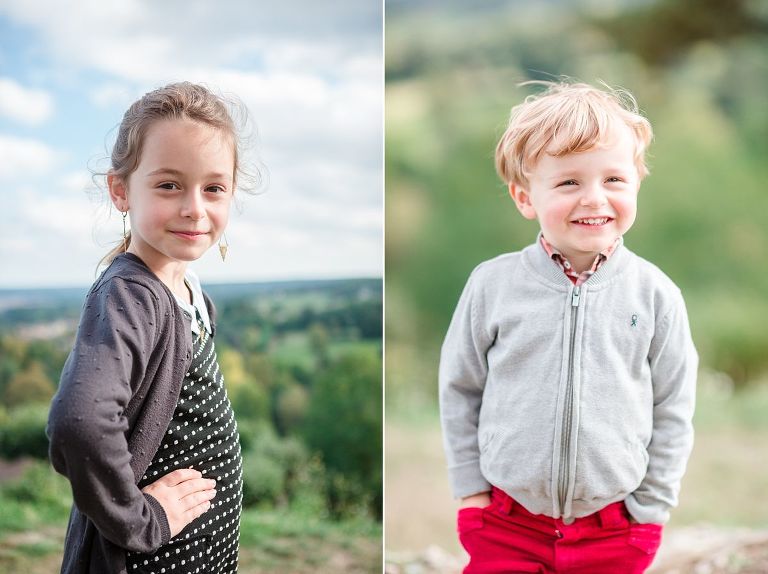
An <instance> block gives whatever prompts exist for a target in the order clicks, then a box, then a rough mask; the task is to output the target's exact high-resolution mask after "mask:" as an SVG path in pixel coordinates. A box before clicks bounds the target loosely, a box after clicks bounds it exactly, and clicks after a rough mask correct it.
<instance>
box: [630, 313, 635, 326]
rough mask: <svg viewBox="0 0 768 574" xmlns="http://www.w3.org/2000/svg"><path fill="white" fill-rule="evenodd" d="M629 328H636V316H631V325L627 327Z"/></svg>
mask: <svg viewBox="0 0 768 574" xmlns="http://www.w3.org/2000/svg"><path fill="white" fill-rule="evenodd" d="M629 326H630V327H637V315H632V323H630V325H629Z"/></svg>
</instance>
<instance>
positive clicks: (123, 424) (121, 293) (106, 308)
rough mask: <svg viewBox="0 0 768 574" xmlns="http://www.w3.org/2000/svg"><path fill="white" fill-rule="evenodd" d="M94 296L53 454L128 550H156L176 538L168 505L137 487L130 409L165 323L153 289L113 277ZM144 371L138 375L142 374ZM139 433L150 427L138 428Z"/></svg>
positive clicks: (78, 493)
mask: <svg viewBox="0 0 768 574" xmlns="http://www.w3.org/2000/svg"><path fill="white" fill-rule="evenodd" d="M101 289H103V290H105V291H106V292H105V293H101V294H99V295H95V296H91V295H90V294H89V298H88V300H87V301H86V304H85V306H84V309H83V314H82V317H81V321H80V326H79V327H78V334H77V339H76V341H75V346H74V348H73V350H72V352H71V353H70V356H69V358H68V359H67V362H66V364H65V366H64V370H63V371H62V375H61V382H60V384H59V390H58V391H57V393H56V396H55V397H54V398H53V403H52V405H51V411H50V414H49V418H48V427H47V429H46V430H47V433H48V437H49V439H50V459H51V463H52V464H53V467H54V468H55V469H56V470H57V471H58V472H60V473H61V474H63V475H64V476H66V477H67V478H68V479H69V481H70V483H71V486H72V495H73V498H74V502H75V505H76V506H77V508H78V509H79V510H80V511H81V512H82V513H83V514H85V515H86V516H87V517H88V518H90V519H91V521H93V523H94V524H95V526H96V528H97V529H98V530H99V532H100V533H101V534H102V536H104V537H105V538H107V539H108V540H110V541H111V542H113V543H115V544H117V545H118V546H120V547H121V548H126V549H128V550H132V551H137V552H145V553H149V552H154V551H155V550H156V549H157V548H159V547H160V546H161V545H162V544H164V543H166V542H167V541H168V540H169V539H170V537H171V536H170V528H169V525H168V520H167V517H166V515H165V512H164V510H163V508H162V506H161V505H160V504H159V503H158V502H157V501H156V500H155V499H154V498H153V497H151V496H148V495H145V494H144V493H142V492H141V491H140V490H139V488H138V486H137V485H136V481H135V477H134V473H133V470H132V468H131V465H130V461H131V454H130V452H129V451H128V443H127V440H126V432H127V431H128V421H127V419H126V417H125V416H124V414H123V412H124V410H125V408H126V407H127V405H128V402H129V401H130V399H131V396H132V388H131V381H133V380H135V379H137V378H141V376H142V375H143V372H144V369H145V368H146V360H147V357H148V354H149V352H148V349H151V348H152V347H153V346H154V345H155V341H154V340H153V339H154V332H155V327H150V326H151V325H153V323H154V324H157V322H158V321H160V320H161V318H160V317H158V316H157V315H158V312H157V309H156V307H155V303H154V301H153V297H152V294H151V293H150V292H149V290H147V289H145V288H143V287H138V289H137V288H136V287H135V286H134V288H130V289H129V288H128V286H126V285H124V283H123V281H121V280H117V279H113V280H112V281H110V283H109V284H107V285H105V286H103V287H102V288H101ZM137 373H138V374H137ZM138 432H142V430H141V429H138Z"/></svg>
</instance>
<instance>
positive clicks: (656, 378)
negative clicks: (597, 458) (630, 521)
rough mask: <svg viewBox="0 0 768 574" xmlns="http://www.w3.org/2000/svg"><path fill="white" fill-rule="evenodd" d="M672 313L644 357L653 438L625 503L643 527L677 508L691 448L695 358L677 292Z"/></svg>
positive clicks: (658, 326)
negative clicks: (649, 386)
mask: <svg viewBox="0 0 768 574" xmlns="http://www.w3.org/2000/svg"><path fill="white" fill-rule="evenodd" d="M676 295H677V297H676V300H675V303H674V304H673V306H672V309H671V310H669V311H668V312H666V313H665V314H664V316H663V317H662V318H661V320H660V321H659V323H658V324H657V327H656V333H655V334H654V337H653V341H652V343H651V347H650V352H649V357H648V359H649V362H650V367H651V379H652V383H653V434H652V435H651V442H650V444H649V445H648V455H649V456H648V469H647V471H646V475H645V477H644V478H643V481H642V482H641V483H640V486H639V487H638V488H637V489H636V490H635V491H634V492H633V493H632V494H630V495H629V496H628V497H627V499H626V500H625V504H626V506H627V510H629V513H630V514H631V515H632V516H633V517H634V518H635V519H636V520H637V521H638V522H642V523H663V522H666V521H667V520H668V519H669V510H670V508H672V507H674V506H677V499H678V493H679V491H680V482H681V480H682V477H683V474H684V473H685V467H686V465H687V462H688V457H689V456H690V454H691V450H692V449H693V411H694V406H695V402H696V374H697V367H698V362H699V361H698V355H697V353H696V349H695V348H694V346H693V339H692V338H691V331H690V327H689V325H688V315H687V313H686V310H685V303H684V302H683V298H682V295H681V294H680V292H679V291H677V293H676Z"/></svg>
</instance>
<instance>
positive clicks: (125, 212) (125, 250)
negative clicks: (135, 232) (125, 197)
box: [123, 211, 128, 253]
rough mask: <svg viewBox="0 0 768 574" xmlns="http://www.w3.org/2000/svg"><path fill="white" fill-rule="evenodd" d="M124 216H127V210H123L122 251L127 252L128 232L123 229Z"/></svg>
mask: <svg viewBox="0 0 768 574" xmlns="http://www.w3.org/2000/svg"><path fill="white" fill-rule="evenodd" d="M126 217H128V211H123V253H127V252H128V232H127V231H126V230H125V218H126Z"/></svg>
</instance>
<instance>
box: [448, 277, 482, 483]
mask: <svg viewBox="0 0 768 574" xmlns="http://www.w3.org/2000/svg"><path fill="white" fill-rule="evenodd" d="M476 282H477V278H476V273H473V275H472V276H471V277H470V278H469V281H468V282H467V285H466V287H465V288H464V292H463V293H462V295H461V298H460V300H459V304H458V306H457V307H456V310H455V311H454V314H453V319H452V320H451V325H450V327H449V328H448V333H447V334H446V336H445V341H444V342H443V347H442V351H441V354H440V373H439V387H440V419H441V422H442V427H443V445H444V447H445V454H446V459H447V461H448V474H449V479H450V483H451V488H452V490H453V495H454V496H455V497H456V498H463V497H467V496H469V495H472V494H477V493H479V492H485V491H489V490H490V489H491V485H490V484H489V483H488V481H487V480H485V478H484V477H483V474H482V472H481V471H480V448H479V446H478V439H477V425H478V419H479V416H480V405H481V403H482V397H483V389H484V388H485V378H486V375H487V374H488V363H487V360H486V352H487V350H488V349H489V348H490V346H491V345H492V344H493V339H492V337H491V336H489V334H488V333H487V332H486V330H485V329H484V325H482V324H480V321H478V316H481V315H480V314H481V313H482V300H481V299H482V298H481V296H480V294H479V293H478V292H477V291H479V290H478V289H477V286H476V285H475V283H476Z"/></svg>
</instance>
